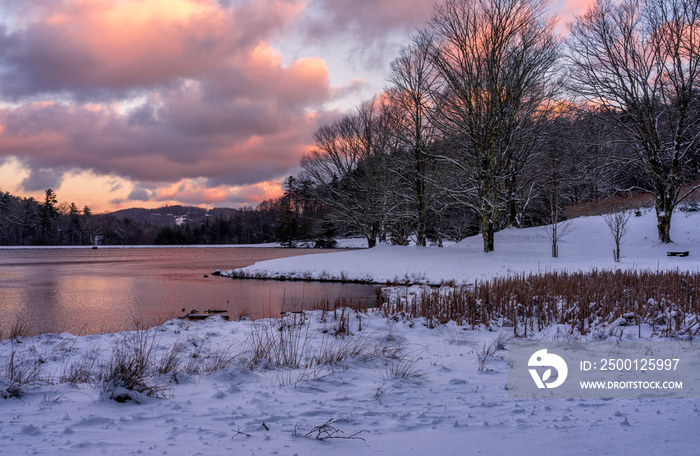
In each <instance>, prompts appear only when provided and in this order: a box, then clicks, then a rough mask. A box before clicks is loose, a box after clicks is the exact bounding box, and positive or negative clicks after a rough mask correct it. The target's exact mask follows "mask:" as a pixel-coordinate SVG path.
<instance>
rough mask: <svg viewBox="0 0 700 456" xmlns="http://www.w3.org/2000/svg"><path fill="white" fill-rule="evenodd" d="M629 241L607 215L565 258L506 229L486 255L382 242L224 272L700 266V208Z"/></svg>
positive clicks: (572, 236) (455, 276)
mask: <svg viewBox="0 0 700 456" xmlns="http://www.w3.org/2000/svg"><path fill="white" fill-rule="evenodd" d="M628 226H629V233H628V234H627V235H625V236H624V237H623V239H622V248H621V257H622V258H621V261H620V262H619V263H616V262H614V260H613V249H614V248H615V243H614V241H613V238H612V235H611V234H610V231H609V229H608V227H607V226H606V224H605V222H604V220H603V218H602V217H581V218H577V219H573V220H571V222H570V226H569V230H568V234H567V235H566V236H565V237H564V238H563V240H561V241H560V245H559V258H552V257H551V251H552V249H551V243H550V240H549V238H548V236H547V233H546V231H545V229H544V228H542V227H537V228H526V229H513V228H511V229H506V230H503V231H500V232H498V233H496V251H495V252H491V253H483V251H482V248H483V247H482V245H483V244H482V239H481V236H474V237H471V238H468V239H465V240H464V241H462V242H461V243H459V244H456V245H452V246H447V247H443V248H437V247H399V246H389V245H386V244H383V245H382V244H380V245H379V246H377V247H375V248H372V249H367V250H358V251H349V252H333V253H324V254H319V255H306V256H298V257H292V258H282V259H276V260H269V261H263V262H259V263H256V264H254V265H252V266H249V267H246V268H241V269H235V270H230V271H224V272H223V273H222V275H225V276H229V277H250V278H281V279H300V280H334V281H335V280H337V281H348V282H350V281H358V282H369V283H406V284H417V283H424V284H425V283H427V284H440V283H446V282H455V283H473V282H474V281H475V280H488V279H491V278H493V277H497V276H506V275H509V274H521V273H530V272H534V273H537V272H548V271H578V270H583V271H587V270H593V269H611V270H613V269H653V270H656V269H660V270H667V269H681V270H688V271H698V270H700V248H698V247H700V213H697V212H694V213H683V212H677V213H676V214H675V215H674V218H673V222H672V228H671V238H672V239H673V240H674V243H673V244H670V245H664V244H660V243H658V242H657V241H656V239H657V232H656V217H655V215H654V213H653V211H647V212H646V213H644V214H643V215H642V216H639V217H635V216H633V217H631V218H630V220H629V224H628ZM668 251H690V256H689V257H684V258H681V257H669V256H667V255H666V253H667V252H668Z"/></svg>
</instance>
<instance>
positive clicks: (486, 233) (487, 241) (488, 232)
mask: <svg viewBox="0 0 700 456" xmlns="http://www.w3.org/2000/svg"><path fill="white" fill-rule="evenodd" d="M481 235H482V236H483V238H484V252H493V250H494V248H493V237H494V233H493V220H491V217H490V215H489V214H485V215H483V216H482V217H481Z"/></svg>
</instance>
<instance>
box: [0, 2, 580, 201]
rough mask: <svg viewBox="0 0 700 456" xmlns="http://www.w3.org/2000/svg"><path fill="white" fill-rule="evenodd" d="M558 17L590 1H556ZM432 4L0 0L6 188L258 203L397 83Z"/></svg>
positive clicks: (0, 166) (73, 197)
mask: <svg viewBox="0 0 700 456" xmlns="http://www.w3.org/2000/svg"><path fill="white" fill-rule="evenodd" d="M550 1H551V3H550V5H551V9H552V11H553V12H556V13H557V14H558V15H559V16H560V21H561V23H562V24H563V23H565V22H566V21H569V20H571V18H572V17H573V14H580V13H582V12H583V11H584V8H585V5H584V4H585V3H587V2H590V0H550ZM431 10H432V3H431V2H430V1H429V0H22V1H17V0H0V191H7V192H10V193H12V194H15V195H21V196H33V197H35V198H41V197H42V195H43V192H44V190H45V189H47V188H52V189H54V190H55V191H56V193H57V195H58V200H59V202H75V203H76V204H77V205H78V206H79V207H82V206H84V205H88V206H90V207H91V208H92V209H93V212H105V211H113V210H117V209H121V208H127V207H159V206H163V205H166V204H170V205H172V204H185V205H197V206H206V207H214V206H227V207H240V206H243V205H248V206H255V205H257V204H258V203H259V202H261V201H263V200H265V199H269V198H276V197H278V196H280V195H281V193H282V188H281V184H280V183H281V181H282V180H283V179H284V178H285V177H286V176H289V175H291V174H295V173H296V172H297V171H298V163H299V159H300V158H301V156H302V155H303V154H304V153H305V152H307V151H309V150H310V149H312V148H313V132H314V131H315V130H316V129H317V128H318V127H319V126H321V125H323V124H324V123H327V122H329V121H332V120H333V119H335V118H337V117H338V116H340V115H341V114H342V113H343V112H344V111H346V110H348V109H351V108H352V107H354V106H356V105H358V104H359V103H360V102H361V101H362V100H366V99H368V98H371V97H372V96H373V95H375V94H377V93H380V92H381V91H382V89H383V88H384V87H385V86H386V82H385V76H386V74H387V72H388V68H389V64H390V62H391V60H393V59H394V58H395V57H396V55H397V53H398V50H399V49H400V47H401V46H403V45H406V44H408V42H409V37H410V34H411V33H412V32H414V31H415V30H416V29H417V28H419V27H422V26H424V25H425V23H426V22H427V20H428V19H429V17H430V14H431Z"/></svg>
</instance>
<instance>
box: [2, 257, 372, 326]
mask: <svg viewBox="0 0 700 456" xmlns="http://www.w3.org/2000/svg"><path fill="white" fill-rule="evenodd" d="M329 251H333V250H307V249H283V248H268V247H210V248H195V247H182V248H177V247H173V248H100V249H97V250H93V249H50V248H46V249H44V248H42V249H0V312H2V318H0V330H1V331H2V334H5V336H4V337H7V334H8V331H9V328H10V327H11V326H12V325H13V323H14V322H15V321H16V320H17V318H22V319H25V320H27V321H28V322H29V323H28V324H29V331H28V332H29V334H30V335H34V334H39V333H48V332H52V333H60V332H70V333H72V334H76V335H84V334H97V333H100V332H115V331H122V330H129V329H133V328H134V327H135V324H136V323H137V322H138V324H141V325H148V326H152V325H155V324H158V323H160V322H163V321H166V320H168V319H170V318H173V317H176V316H180V315H183V314H184V313H185V312H183V309H186V311H187V312H189V311H190V310H193V309H197V310H199V311H203V310H207V309H223V310H226V311H228V313H229V316H230V318H231V319H232V320H234V319H237V318H239V317H241V316H249V317H251V318H260V317H266V316H278V315H279V314H280V312H281V311H288V310H300V309H301V308H309V307H310V306H313V305H314V303H316V302H318V301H320V300H322V299H330V300H331V302H333V300H335V299H336V298H338V297H343V298H350V299H353V300H356V299H366V300H368V301H369V302H373V301H372V300H373V299H374V297H375V288H376V286H373V285H358V284H336V283H319V282H279V281H262V280H235V279H229V278H225V277H217V276H212V275H211V272H212V271H213V270H214V269H224V270H225V269H233V268H239V267H244V266H248V265H251V264H253V263H255V262H257V261H263V260H268V259H273V258H284V257H289V256H296V255H306V254H311V253H322V252H329ZM335 251H337V250H335ZM205 275H209V277H204V276H205Z"/></svg>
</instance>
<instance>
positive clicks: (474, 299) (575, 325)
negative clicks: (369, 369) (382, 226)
mask: <svg viewBox="0 0 700 456" xmlns="http://www.w3.org/2000/svg"><path fill="white" fill-rule="evenodd" d="M383 306H384V307H383V311H384V313H385V314H386V315H394V316H399V315H402V316H405V317H408V318H418V317H422V318H425V319H426V321H427V324H428V326H430V327H432V326H434V325H437V324H445V323H447V322H448V321H455V322H457V323H458V324H460V325H469V326H471V327H476V326H479V325H484V326H490V325H492V324H497V325H502V326H512V327H513V332H514V334H516V335H520V336H527V333H528V331H540V330H542V329H543V328H544V327H546V326H550V325H554V324H564V325H569V326H570V327H571V332H572V333H573V332H574V331H579V332H580V333H581V334H586V333H587V332H588V331H589V330H590V329H591V328H594V327H599V326H601V325H603V326H604V325H611V324H618V325H625V324H637V325H639V324H648V325H651V326H652V328H653V332H654V333H655V334H659V335H664V336H671V335H683V334H686V335H694V334H697V333H698V332H700V319H699V318H700V274H697V273H691V272H680V271H660V272H653V271H599V270H594V271H591V272H573V273H568V272H552V273H548V274H543V275H533V274H529V275H524V274H523V275H515V276H509V277H502V278H496V279H494V280H492V281H490V282H475V283H474V285H471V286H457V287H441V288H437V289H435V288H432V289H431V288H427V287H426V288H425V289H424V292H423V293H419V294H413V295H411V296H409V295H405V296H401V294H400V293H399V294H398V295H397V296H396V297H394V298H393V299H390V300H389V301H388V302H386V303H384V305H383Z"/></svg>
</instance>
